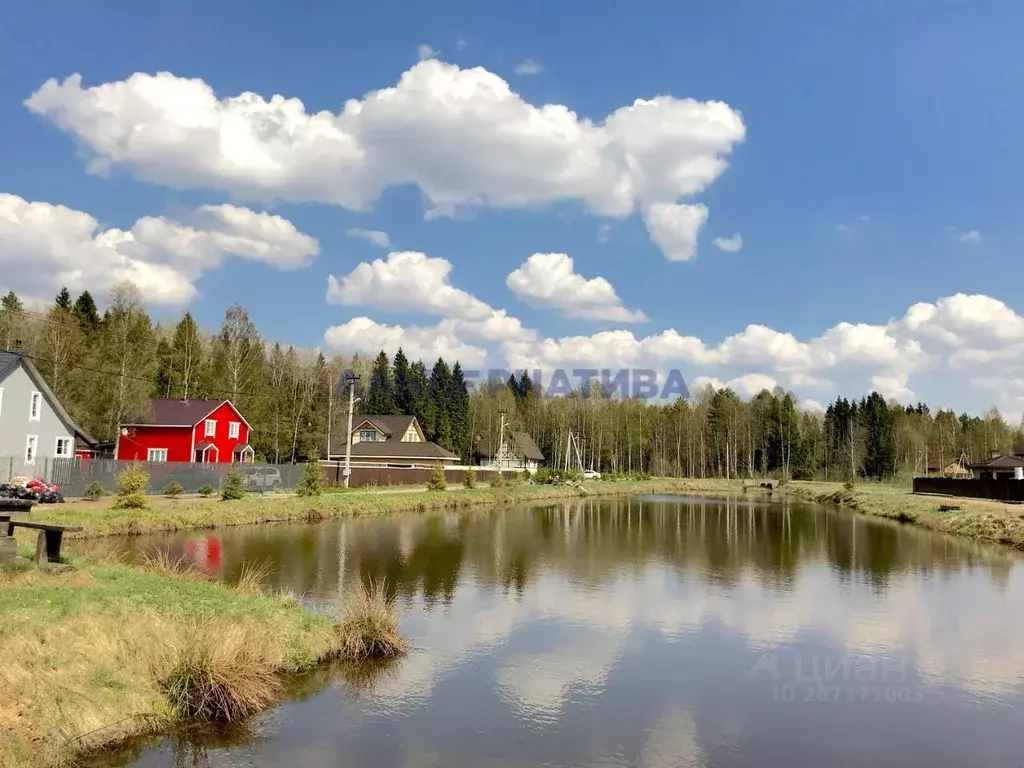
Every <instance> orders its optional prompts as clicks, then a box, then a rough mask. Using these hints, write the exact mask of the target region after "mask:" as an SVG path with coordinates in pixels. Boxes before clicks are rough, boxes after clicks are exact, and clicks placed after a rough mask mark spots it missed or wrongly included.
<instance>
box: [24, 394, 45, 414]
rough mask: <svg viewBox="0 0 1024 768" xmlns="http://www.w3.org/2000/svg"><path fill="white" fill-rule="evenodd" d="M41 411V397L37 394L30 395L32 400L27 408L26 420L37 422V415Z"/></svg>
mask: <svg viewBox="0 0 1024 768" xmlns="http://www.w3.org/2000/svg"><path fill="white" fill-rule="evenodd" d="M42 410H43V396H42V395H40V394H39V393H38V392H33V393H32V399H31V401H30V402H29V406H28V420H29V421H39V415H40V414H41V413H42Z"/></svg>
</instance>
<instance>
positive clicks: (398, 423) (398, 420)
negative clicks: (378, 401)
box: [352, 415, 416, 437]
mask: <svg viewBox="0 0 1024 768" xmlns="http://www.w3.org/2000/svg"><path fill="white" fill-rule="evenodd" d="M415 420H416V417H415V416H361V415H354V416H353V417H352V429H355V428H356V427H357V426H358V425H359V424H362V423H363V422H364V421H368V422H370V423H371V424H373V426H375V427H376V428H377V429H379V430H380V431H381V432H383V433H384V434H385V435H386V436H387V437H391V436H392V435H404V434H405V433H406V432H407V431H408V430H409V426H410V425H411V424H412V423H413V422H414V421H415Z"/></svg>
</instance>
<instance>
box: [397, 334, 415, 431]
mask: <svg viewBox="0 0 1024 768" xmlns="http://www.w3.org/2000/svg"><path fill="white" fill-rule="evenodd" d="M394 368H395V407H396V408H397V409H398V412H399V413H400V414H402V415H403V416H406V415H410V414H412V412H413V411H412V407H413V400H414V399H415V398H414V393H413V390H412V371H411V370H410V368H409V358H407V357H406V356H405V352H403V351H402V348H401V347H399V348H398V351H397V352H396V353H395V364H394Z"/></svg>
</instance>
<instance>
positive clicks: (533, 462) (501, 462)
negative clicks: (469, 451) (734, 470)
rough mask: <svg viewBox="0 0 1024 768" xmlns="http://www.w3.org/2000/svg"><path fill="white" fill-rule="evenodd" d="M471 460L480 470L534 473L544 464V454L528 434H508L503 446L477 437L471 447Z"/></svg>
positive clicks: (495, 441)
mask: <svg viewBox="0 0 1024 768" xmlns="http://www.w3.org/2000/svg"><path fill="white" fill-rule="evenodd" d="M473 460H474V462H475V463H476V465H477V466H479V467H482V468H489V469H507V470H515V471H519V472H521V471H522V470H524V469H527V470H529V471H530V472H535V471H536V470H537V469H539V468H540V465H541V464H542V463H543V462H544V454H543V453H541V450H540V448H538V447H537V443H536V442H534V440H533V438H532V437H530V435H529V434H528V433H526V432H508V433H506V435H505V444H504V446H499V445H498V441H497V440H494V441H493V442H492V441H491V440H489V439H487V438H482V437H478V438H477V440H476V441H475V445H474V446H473Z"/></svg>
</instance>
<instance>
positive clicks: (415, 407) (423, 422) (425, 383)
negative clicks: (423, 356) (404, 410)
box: [409, 360, 436, 440]
mask: <svg viewBox="0 0 1024 768" xmlns="http://www.w3.org/2000/svg"><path fill="white" fill-rule="evenodd" d="M409 391H410V393H411V394H412V415H413V416H415V417H416V420H417V421H418V422H419V423H420V429H422V430H423V434H425V435H426V436H427V439H428V440H433V439H434V438H433V436H432V435H433V434H434V413H435V410H436V409H435V408H434V403H433V401H432V400H431V399H430V382H429V380H428V379H427V367H426V366H425V365H424V364H423V361H422V360H417V361H416V362H415V363H413V364H412V365H411V366H409Z"/></svg>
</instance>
